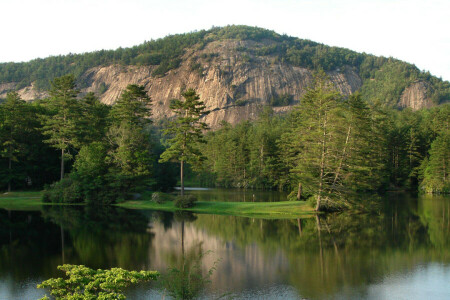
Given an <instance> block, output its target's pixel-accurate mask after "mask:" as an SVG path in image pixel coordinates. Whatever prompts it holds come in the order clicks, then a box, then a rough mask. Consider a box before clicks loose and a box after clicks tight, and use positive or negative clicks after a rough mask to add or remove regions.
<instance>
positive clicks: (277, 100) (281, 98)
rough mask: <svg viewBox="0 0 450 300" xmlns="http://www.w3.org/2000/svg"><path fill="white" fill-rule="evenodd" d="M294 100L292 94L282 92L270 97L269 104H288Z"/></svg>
mask: <svg viewBox="0 0 450 300" xmlns="http://www.w3.org/2000/svg"><path fill="white" fill-rule="evenodd" d="M293 100H294V98H293V97H292V95H289V94H282V95H277V96H274V97H272V98H270V101H269V104H270V105H271V106H287V105H289V104H292V101H293Z"/></svg>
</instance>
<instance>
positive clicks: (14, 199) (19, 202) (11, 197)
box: [0, 192, 44, 210]
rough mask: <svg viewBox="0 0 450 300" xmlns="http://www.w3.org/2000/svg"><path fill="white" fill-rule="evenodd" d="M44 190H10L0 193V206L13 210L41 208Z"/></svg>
mask: <svg viewBox="0 0 450 300" xmlns="http://www.w3.org/2000/svg"><path fill="white" fill-rule="evenodd" d="M41 196H42V192H10V193H1V194H0V208H4V209H13V210H33V209H34V210H35V209H37V208H39V207H40V206H41V205H43V204H44V203H42V201H41Z"/></svg>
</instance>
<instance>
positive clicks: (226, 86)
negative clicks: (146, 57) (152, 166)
mask: <svg viewBox="0 0 450 300" xmlns="http://www.w3.org/2000/svg"><path fill="white" fill-rule="evenodd" d="M270 43H273V42H271V41H267V42H254V41H235V40H226V41H215V42H211V43H208V44H207V46H206V47H205V48H203V49H190V50H188V51H186V53H185V55H184V57H183V60H182V63H181V65H180V66H179V67H178V68H177V69H175V70H171V71H169V72H168V73H167V74H165V76H162V77H153V76H152V75H151V73H152V71H153V70H154V69H155V67H154V66H118V65H111V66H105V67H96V68H92V69H90V70H88V71H87V72H86V73H85V74H84V75H83V76H82V77H81V78H80V80H81V81H82V82H83V83H84V85H85V86H87V88H84V89H82V93H87V92H96V93H97V94H100V93H101V94H100V95H99V97H100V99H101V101H103V102H104V103H107V104H114V102H115V101H116V99H117V98H118V97H119V95H120V93H121V92H122V90H123V89H124V88H125V87H126V86H127V85H128V84H140V85H144V86H145V87H146V89H147V90H148V93H149V95H150V96H151V98H152V99H153V117H154V118H155V119H159V118H162V117H170V116H171V111H170V109H169V103H170V100H171V99H173V98H180V97H181V96H180V95H181V92H182V91H183V90H185V89H187V88H193V89H195V90H196V91H197V93H198V94H199V95H200V97H201V99H202V100H203V101H204V102H205V104H206V106H207V109H208V110H210V111H211V113H210V114H209V115H208V116H206V120H205V121H206V122H207V123H208V124H209V125H210V126H211V127H212V128H215V127H217V126H218V125H219V124H220V122H221V121H222V120H224V121H227V122H229V123H232V124H236V123H238V122H240V121H242V120H247V119H253V118H256V117H257V115H258V114H259V112H260V111H261V110H262V108H263V106H264V105H267V104H269V102H270V101H271V99H274V98H277V97H281V96H286V95H288V96H289V97H290V98H291V99H292V101H291V103H290V105H286V106H278V107H274V110H275V111H276V112H284V111H287V110H289V109H290V108H291V107H292V105H293V104H295V103H298V102H299V101H300V99H301V97H302V95H303V94H304V93H305V91H306V88H307V87H308V86H309V85H310V84H311V83H312V77H313V74H312V71H310V70H308V69H305V68H299V67H293V66H291V65H288V64H284V63H280V62H277V61H276V60H275V59H274V58H273V57H269V56H258V57H253V56H251V55H249V54H248V53H247V52H245V53H244V52H241V51H239V49H240V48H246V49H252V48H253V49H257V48H258V47H261V46H263V45H264V46H267V45H270ZM328 75H329V77H330V79H331V80H332V82H333V83H334V84H335V86H336V87H337V89H338V90H340V91H341V92H342V93H343V94H344V95H349V94H352V93H354V92H355V91H356V90H358V89H359V88H360V87H361V85H362V80H361V78H360V77H359V76H358V74H357V72H356V70H353V69H352V68H350V67H347V68H343V69H339V70H336V71H333V72H329V73H328ZM10 85H11V84H9V85H8V84H4V85H2V86H0V97H4V96H5V94H6V90H8V89H11V88H12V86H10ZM424 89H425V92H424ZM19 94H20V95H21V96H22V98H23V99H25V100H32V99H36V98H42V97H45V93H37V92H36V91H35V90H34V89H33V87H32V86H31V87H27V88H24V89H22V90H20V91H19ZM427 101H428V100H427V98H426V86H424V85H423V84H422V85H421V84H420V83H417V84H413V85H412V86H410V87H409V88H408V89H407V90H405V92H404V93H403V95H402V100H401V105H402V106H404V107H412V108H413V109H419V108H421V107H427V106H428V104H427V103H428V102H427Z"/></svg>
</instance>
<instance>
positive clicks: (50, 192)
mask: <svg viewBox="0 0 450 300" xmlns="http://www.w3.org/2000/svg"><path fill="white" fill-rule="evenodd" d="M42 201H43V202H52V203H79V202H83V197H82V193H81V187H80V185H79V182H78V181H76V180H74V179H73V178H72V177H70V176H69V177H66V178H64V179H62V180H61V181H59V182H56V183H53V184H52V185H50V187H48V188H46V189H45V190H44V194H43V195H42Z"/></svg>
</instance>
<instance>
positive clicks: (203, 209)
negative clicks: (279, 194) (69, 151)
mask: <svg viewBox="0 0 450 300" xmlns="http://www.w3.org/2000/svg"><path fill="white" fill-rule="evenodd" d="M41 197H42V192H11V193H4V194H0V208H3V209H10V210H39V209H40V207H41V206H42V205H67V204H64V203H44V202H42V200H41ZM145 198H147V197H144V199H145ZM78 205H80V204H78ZM81 205H82V204H81ZM117 206H120V207H124V208H129V209H153V210H162V211H171V212H174V211H178V210H181V209H179V208H177V207H175V205H174V203H173V201H166V202H164V203H162V204H157V203H155V202H153V201H149V200H141V201H125V202H123V203H120V204H117ZM185 210H186V211H190V212H195V213H202V214H216V215H230V216H239V217H250V218H262V219H295V218H298V217H302V218H305V217H309V216H314V215H315V212H314V210H313V209H312V208H311V207H310V206H309V205H308V204H307V203H306V202H297V201H282V202H213V201H211V202H210V201H199V202H196V204H195V206H194V207H192V208H188V209H185Z"/></svg>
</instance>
